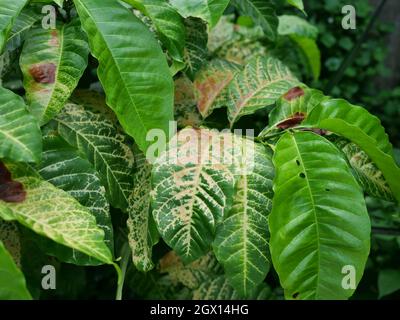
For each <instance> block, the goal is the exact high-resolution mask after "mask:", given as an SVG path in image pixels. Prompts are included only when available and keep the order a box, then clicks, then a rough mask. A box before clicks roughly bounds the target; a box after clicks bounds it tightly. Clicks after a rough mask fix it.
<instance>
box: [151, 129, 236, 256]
mask: <svg viewBox="0 0 400 320" xmlns="http://www.w3.org/2000/svg"><path fill="white" fill-rule="evenodd" d="M187 139H189V141H187ZM229 139H231V134H230V133H229V134H219V133H216V132H214V131H210V130H207V129H200V130H194V129H191V128H187V129H184V130H182V131H180V132H179V133H178V134H177V136H176V137H174V138H173V139H172V140H171V142H170V144H169V145H168V150H167V151H165V152H163V153H162V155H161V156H160V157H159V158H158V159H157V160H156V161H155V163H154V167H153V172H152V182H153V199H152V208H153V216H154V220H155V222H156V224H157V227H158V230H159V232H160V235H161V236H162V238H163V239H164V240H165V242H166V243H167V244H168V245H169V246H170V247H172V248H173V249H174V250H175V251H176V253H177V254H178V255H179V256H180V257H181V258H182V260H183V262H184V263H188V262H191V261H194V260H196V259H197V258H199V257H200V256H202V255H203V254H205V253H206V252H208V251H209V249H210V246H211V243H212V241H213V239H214V234H215V229H216V226H217V224H218V223H219V222H221V220H222V218H223V216H224V212H226V211H227V210H228V209H229V207H230V202H231V198H232V194H233V186H234V177H233V174H232V173H231V171H230V167H229V165H225V164H224V163H223V161H221V159H219V158H218V155H216V156H214V154H212V149H215V148H216V147H215V146H219V145H220V144H225V143H226V144H228V143H229V141H228V140H229ZM210 140H212V143H208V144H207V143H206V145H203V143H205V142H206V141H210ZM199 144H202V146H201V147H199ZM213 146H214V147H213ZM224 150H225V148H224ZM226 152H228V150H226Z"/></svg>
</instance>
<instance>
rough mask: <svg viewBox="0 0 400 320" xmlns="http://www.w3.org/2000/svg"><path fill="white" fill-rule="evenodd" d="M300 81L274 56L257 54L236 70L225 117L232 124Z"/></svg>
mask: <svg viewBox="0 0 400 320" xmlns="http://www.w3.org/2000/svg"><path fill="white" fill-rule="evenodd" d="M297 84H299V81H298V80H297V79H296V78H295V77H294V75H293V74H292V73H291V72H290V70H289V69H288V68H287V67H286V66H284V65H283V64H282V63H281V62H280V61H279V60H277V59H275V58H273V57H268V58H265V57H257V58H255V59H253V60H252V61H251V62H249V64H248V65H246V67H245V69H244V70H243V71H242V72H239V73H237V74H236V76H235V77H234V78H233V80H232V82H231V83H230V84H229V86H228V88H227V106H228V118H229V121H230V123H231V126H233V124H234V123H235V122H236V121H238V120H239V119H240V117H242V116H244V115H248V114H252V113H254V112H255V111H257V110H259V109H261V108H264V107H266V106H270V105H272V104H273V103H275V101H276V100H277V99H278V98H279V97H280V96H281V95H282V94H284V93H285V92H287V91H288V90H289V89H290V88H292V87H294V86H296V85H297Z"/></svg>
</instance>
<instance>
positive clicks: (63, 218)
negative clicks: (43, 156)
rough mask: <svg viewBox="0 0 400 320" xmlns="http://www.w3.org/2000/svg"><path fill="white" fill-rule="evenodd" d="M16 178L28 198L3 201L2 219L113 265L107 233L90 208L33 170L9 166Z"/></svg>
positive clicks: (19, 166) (0, 206)
mask: <svg viewBox="0 0 400 320" xmlns="http://www.w3.org/2000/svg"><path fill="white" fill-rule="evenodd" d="M7 168H8V169H9V170H10V171H11V173H12V176H13V178H14V179H15V180H16V181H18V182H20V183H22V184H23V186H24V188H25V191H26V193H27V196H26V199H25V200H24V201H22V202H18V203H6V202H3V201H0V216H1V217H2V218H3V219H5V220H7V221H12V220H15V221H18V222H19V223H21V224H22V225H24V226H26V227H27V228H29V229H32V230H33V231H34V232H36V233H38V234H40V235H42V236H45V237H47V238H49V239H51V240H53V241H55V242H57V243H59V244H62V245H65V246H68V247H70V248H73V249H76V250H78V251H81V252H83V253H85V254H87V255H89V256H91V257H93V258H95V259H97V260H99V261H102V262H103V263H107V264H111V263H112V255H111V252H110V250H109V249H108V247H107V246H106V244H105V243H104V231H103V230H102V229H101V228H99V227H98V226H97V224H96V219H95V217H94V216H93V214H92V213H91V212H90V211H89V209H87V208H85V207H84V206H82V205H81V204H80V203H79V202H78V201H77V200H76V199H75V198H73V197H72V196H71V195H69V194H68V193H66V192H65V191H63V190H61V189H58V188H56V187H55V186H53V185H52V184H51V183H49V182H46V181H44V180H42V178H41V177H40V176H39V175H38V174H37V173H36V172H34V171H33V169H31V168H29V167H27V166H22V165H18V166H16V165H12V164H7Z"/></svg>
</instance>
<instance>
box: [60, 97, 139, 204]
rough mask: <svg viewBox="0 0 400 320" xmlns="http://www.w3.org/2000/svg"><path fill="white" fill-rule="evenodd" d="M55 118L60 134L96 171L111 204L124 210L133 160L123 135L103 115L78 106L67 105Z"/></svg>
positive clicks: (130, 190)
mask: <svg viewBox="0 0 400 320" xmlns="http://www.w3.org/2000/svg"><path fill="white" fill-rule="evenodd" d="M55 121H56V122H57V123H58V132H59V133H60V135H61V136H62V137H63V138H64V139H65V140H66V141H67V142H68V143H69V144H70V145H72V146H74V147H75V148H77V149H78V150H79V151H80V152H82V153H83V154H85V156H86V158H87V159H88V160H89V162H90V163H92V165H93V167H94V168H95V170H96V171H97V172H99V175H100V180H101V182H102V185H104V186H105V187H106V192H107V198H108V200H109V201H110V204H111V205H112V206H114V207H116V208H120V209H123V210H125V209H126V208H127V207H128V199H129V196H130V194H131V192H132V188H133V185H132V184H133V181H132V176H131V174H132V170H133V163H134V158H133V153H132V151H131V150H130V148H129V146H128V145H126V144H125V140H126V139H125V137H124V136H123V135H121V134H119V133H118V131H117V129H116V128H115V126H114V124H113V123H112V122H111V121H110V120H108V119H107V118H106V117H105V116H104V115H103V114H101V113H95V112H93V111H91V110H89V109H85V108H84V107H83V106H80V105H75V104H67V105H66V106H65V107H64V109H63V111H62V112H61V113H60V114H59V115H58V117H57V118H56V119H55Z"/></svg>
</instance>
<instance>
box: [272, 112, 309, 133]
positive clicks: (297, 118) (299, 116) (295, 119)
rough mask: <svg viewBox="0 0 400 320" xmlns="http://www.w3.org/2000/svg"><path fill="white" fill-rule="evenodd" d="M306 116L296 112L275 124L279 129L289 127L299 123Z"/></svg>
mask: <svg viewBox="0 0 400 320" xmlns="http://www.w3.org/2000/svg"><path fill="white" fill-rule="evenodd" d="M305 117H306V114H305V113H302V112H296V113H295V114H293V115H292V116H291V117H290V118H288V119H286V120H284V121H282V122H280V123H278V124H277V127H278V128H279V129H284V130H285V129H289V128H293V127H295V126H297V125H299V124H300V123H301V122H302V121H303V120H304V119H305Z"/></svg>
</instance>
